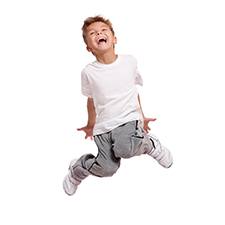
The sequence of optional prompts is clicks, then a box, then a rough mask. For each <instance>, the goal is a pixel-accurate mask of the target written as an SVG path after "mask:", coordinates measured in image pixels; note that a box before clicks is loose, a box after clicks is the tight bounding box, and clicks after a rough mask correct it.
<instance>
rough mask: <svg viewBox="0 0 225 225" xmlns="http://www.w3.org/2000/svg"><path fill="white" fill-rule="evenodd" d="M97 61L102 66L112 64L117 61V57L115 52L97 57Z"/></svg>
mask: <svg viewBox="0 0 225 225" xmlns="http://www.w3.org/2000/svg"><path fill="white" fill-rule="evenodd" d="M96 59H97V61H98V62H100V63H102V64H111V63H113V62H114V61H115V60H116V59H117V55H116V54H115V52H114V51H113V52H108V53H103V54H101V55H96Z"/></svg>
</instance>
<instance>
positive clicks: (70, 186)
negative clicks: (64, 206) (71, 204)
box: [63, 172, 78, 195]
mask: <svg viewBox="0 0 225 225" xmlns="http://www.w3.org/2000/svg"><path fill="white" fill-rule="evenodd" d="M77 186H78V183H77V181H76V180H75V179H74V178H73V177H72V176H71V172H69V173H68V174H67V175H66V177H65V178H64V180H63V189H64V191H65V192H66V194H68V195H73V194H75V192H76V190H77Z"/></svg>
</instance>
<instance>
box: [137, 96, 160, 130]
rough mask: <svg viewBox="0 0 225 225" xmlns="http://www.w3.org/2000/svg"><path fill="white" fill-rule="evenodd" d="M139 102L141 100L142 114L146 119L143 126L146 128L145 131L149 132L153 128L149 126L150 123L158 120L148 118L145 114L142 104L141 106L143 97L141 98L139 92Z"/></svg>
mask: <svg viewBox="0 0 225 225" xmlns="http://www.w3.org/2000/svg"><path fill="white" fill-rule="evenodd" d="M138 102H139V105H140V109H141V114H142V117H143V120H144V126H143V128H144V130H145V132H147V133H148V131H150V130H151V128H150V127H149V125H148V123H149V122H154V121H156V118H147V117H145V116H144V113H143V110H142V106H141V99H140V95H139V94H138Z"/></svg>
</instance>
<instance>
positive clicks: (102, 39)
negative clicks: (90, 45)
mask: <svg viewBox="0 0 225 225" xmlns="http://www.w3.org/2000/svg"><path fill="white" fill-rule="evenodd" d="M103 41H104V42H106V39H104V38H101V39H99V40H98V43H100V42H103Z"/></svg>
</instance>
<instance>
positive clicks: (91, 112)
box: [87, 98, 96, 128]
mask: <svg viewBox="0 0 225 225" xmlns="http://www.w3.org/2000/svg"><path fill="white" fill-rule="evenodd" d="M87 111H88V122H87V126H88V127H92V128H93V127H94V125H95V119H96V112H95V106H94V101H93V98H88V99H87Z"/></svg>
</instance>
